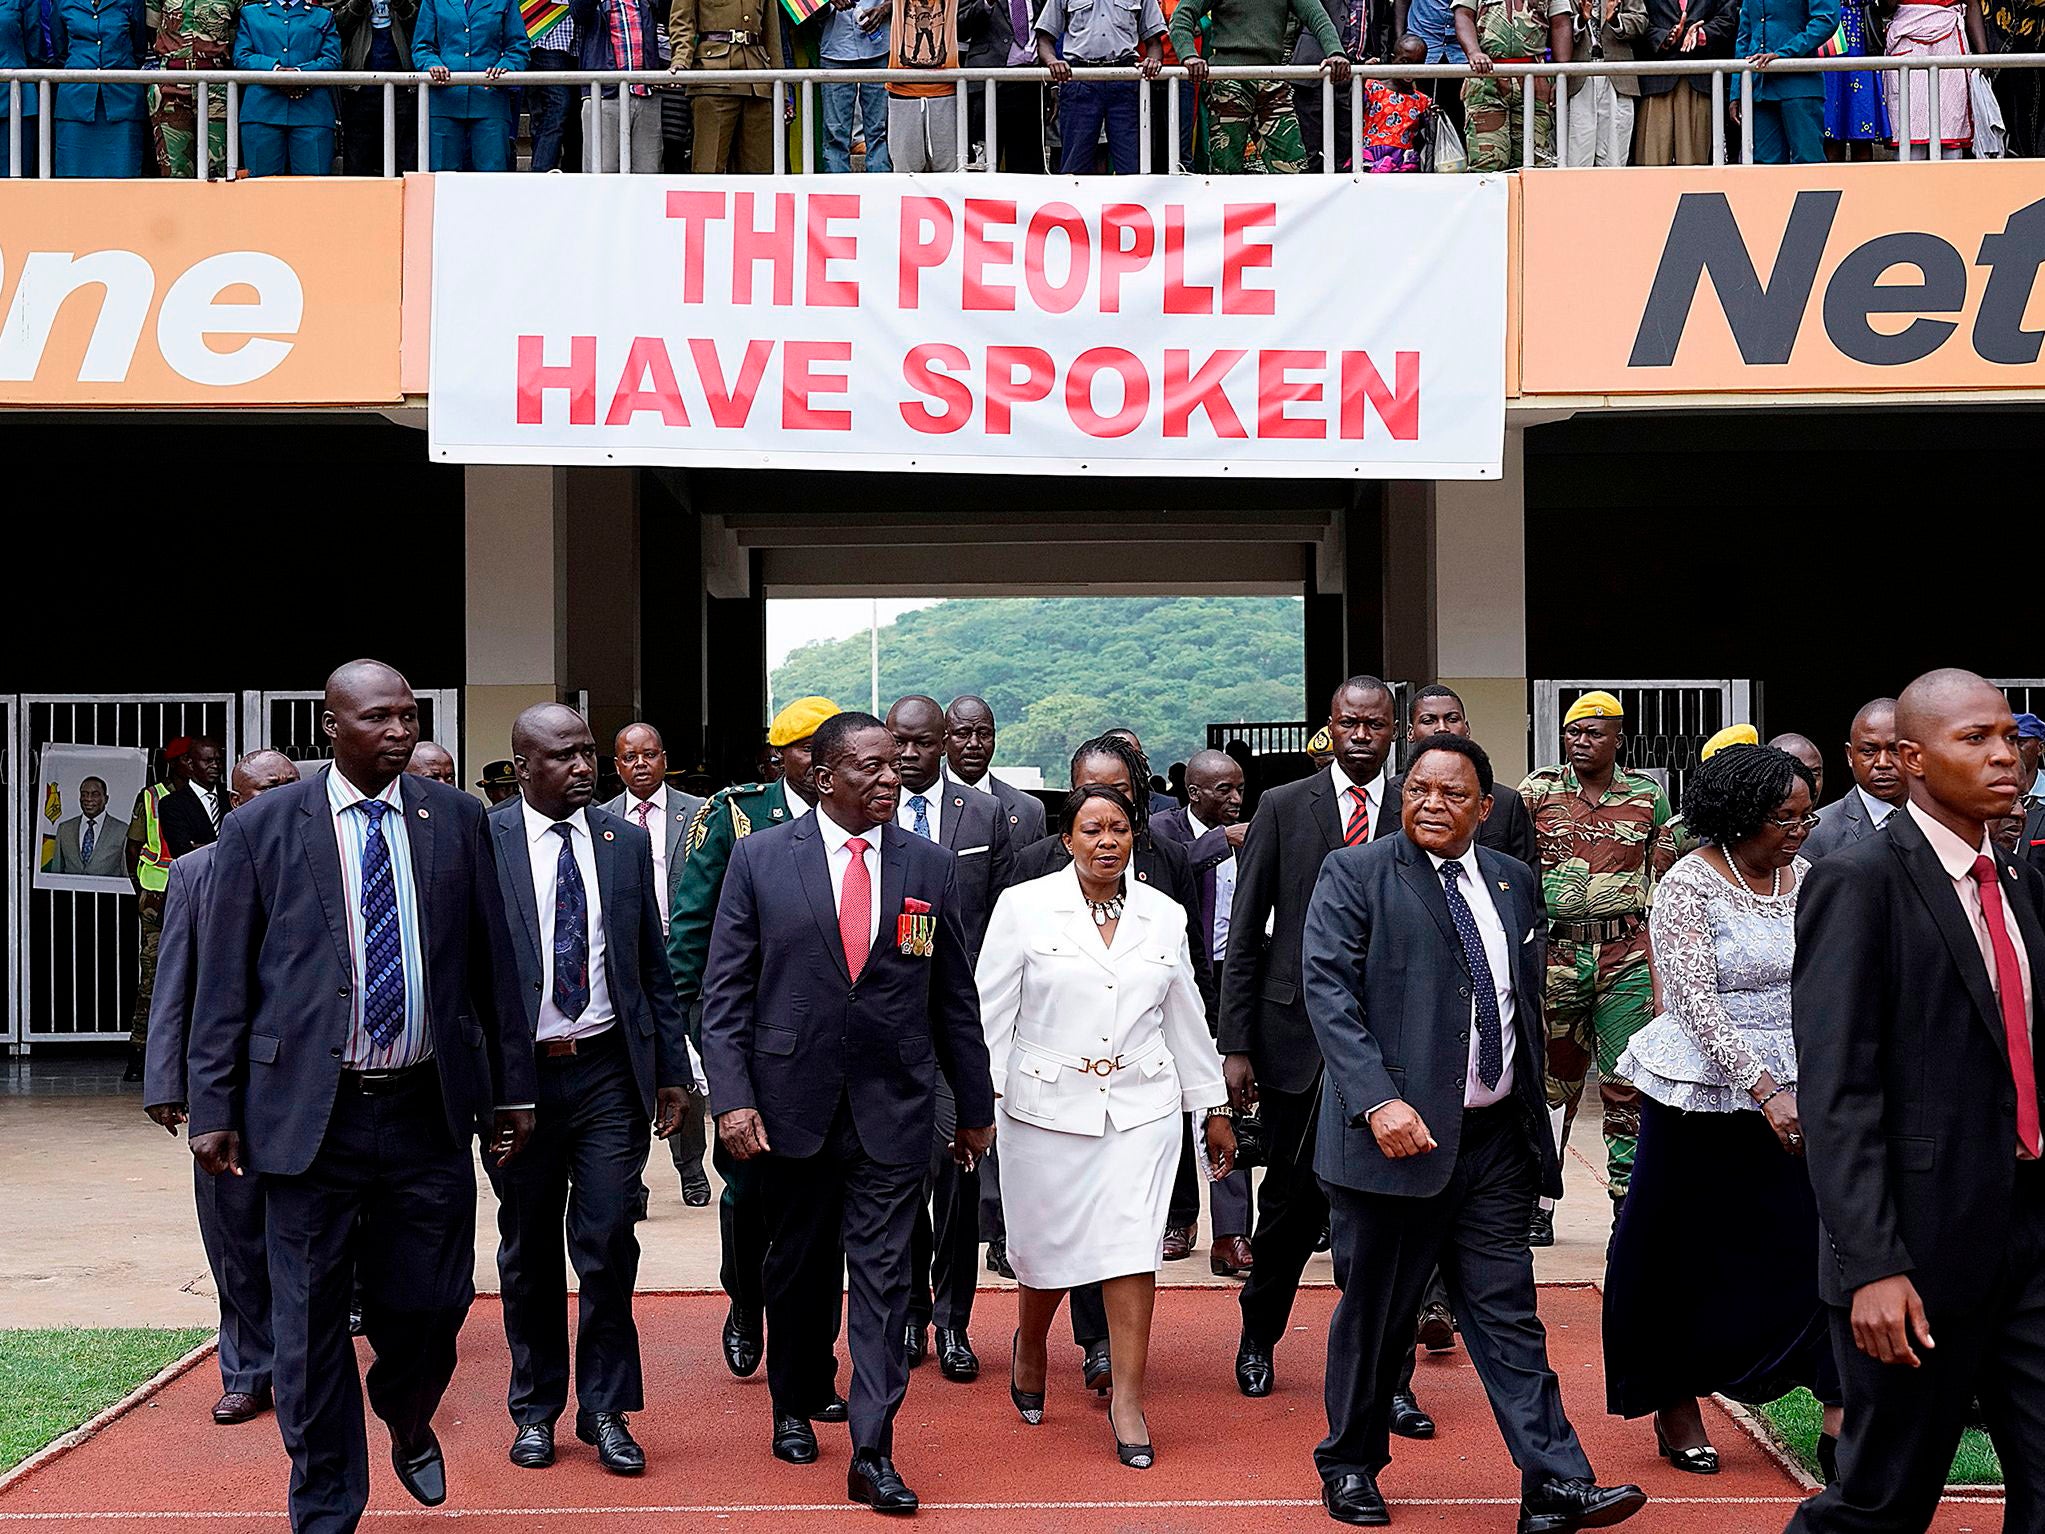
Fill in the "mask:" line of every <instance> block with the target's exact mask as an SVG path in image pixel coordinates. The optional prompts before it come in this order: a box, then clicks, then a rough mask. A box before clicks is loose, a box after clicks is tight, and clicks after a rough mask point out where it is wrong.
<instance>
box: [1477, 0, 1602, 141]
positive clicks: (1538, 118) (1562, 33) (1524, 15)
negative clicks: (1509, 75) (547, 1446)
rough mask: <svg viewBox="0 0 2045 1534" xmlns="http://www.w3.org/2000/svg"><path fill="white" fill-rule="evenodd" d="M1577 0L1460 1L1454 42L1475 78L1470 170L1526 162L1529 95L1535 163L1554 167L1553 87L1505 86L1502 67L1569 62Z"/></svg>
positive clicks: (1543, 83) (1548, 83)
mask: <svg viewBox="0 0 2045 1534" xmlns="http://www.w3.org/2000/svg"><path fill="white" fill-rule="evenodd" d="M1575 14H1576V12H1575V7H1574V6H1573V5H1572V4H1571V0H1455V18H1456V41H1457V42H1459V43H1461V44H1462V45H1463V51H1464V52H1465V53H1467V54H1468V55H1469V56H1470V69H1471V72H1472V74H1473V75H1474V76H1475V78H1474V79H1469V80H1465V81H1464V82H1463V120H1464V124H1465V129H1466V134H1467V137H1468V139H1469V147H1470V169H1471V170H1472V171H1498V170H1518V169H1520V168H1521V162H1522V161H1523V160H1524V159H1525V133H1526V117H1525V113H1526V95H1527V88H1528V86H1529V85H1531V86H1532V87H1533V92H1534V163H1535V164H1536V165H1553V164H1554V163H1555V83H1554V81H1552V80H1532V81H1528V80H1520V79H1512V80H1501V79H1499V78H1497V77H1496V76H1495V75H1493V74H1492V72H1491V70H1492V66H1493V65H1496V64H1535V63H1540V62H1542V61H1543V60H1544V59H1553V60H1554V62H1556V63H1558V64H1567V63H1568V62H1569V61H1570V57H1571V53H1570V42H1571V37H1572V35H1573V31H1572V29H1573V26H1574V18H1575Z"/></svg>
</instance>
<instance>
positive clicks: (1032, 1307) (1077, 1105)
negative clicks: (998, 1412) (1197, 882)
mask: <svg viewBox="0 0 2045 1534" xmlns="http://www.w3.org/2000/svg"><path fill="white" fill-rule="evenodd" d="M1132 818H1133V817H1132V814H1131V808H1130V804H1129V800H1128V799H1127V798H1126V797H1125V796H1124V795H1123V794H1122V793H1121V791H1120V790H1119V789H1113V788H1103V787H1098V786H1088V787H1084V788H1076V789H1074V790H1073V791H1072V794H1071V797H1069V798H1068V799H1067V800H1066V801H1065V807H1064V813H1063V815H1062V816H1061V817H1060V826H1059V830H1060V832H1061V834H1062V835H1063V837H1064V840H1065V846H1066V849H1067V850H1068V851H1069V852H1070V853H1071V854H1072V864H1071V866H1070V867H1068V868H1064V869H1061V870H1060V871H1059V872H1057V873H1054V874H1047V875H1045V876H1044V877H1043V878H1041V879H1032V880H1031V881H1029V882H1028V883H1027V884H1018V885H1016V886H1014V887H1013V888H1011V889H1008V890H1006V891H1004V892H1003V894H1002V896H1001V899H1000V901H999V902H998V903H997V904H996V905H995V907H994V915H993V918H992V920H991V921H990V923H989V925H988V928H987V940H986V942H985V944H984V945H983V946H982V948H981V951H980V967H979V982H980V1014H981V1018H982V1020H983V1021H984V1023H985V1025H986V1029H987V1053H988V1055H989V1057H990V1061H991V1064H992V1067H993V1073H994V1091H995V1093H996V1095H997V1097H998V1099H999V1101H998V1103H997V1107H998V1108H999V1110H1000V1124H999V1131H998V1133H999V1141H1000V1145H1001V1201H1002V1204H1003V1206H1004V1208H1005V1209H1006V1211H1007V1215H1008V1260H1009V1261H1010V1262H1011V1263H1012V1264H1014V1266H1015V1276H1016V1279H1017V1281H1018V1282H1019V1283H1020V1284H1021V1285H1022V1296H1021V1301H1022V1304H1021V1312H1022V1314H1021V1321H1022V1324H1021V1326H1020V1327H1019V1328H1018V1329H1017V1332H1016V1341H1015V1359H1014V1363H1013V1365H1012V1370H1013V1372H1012V1374H1011V1376H1010V1380H1009V1394H1010V1396H1011V1397H1012V1398H1013V1399H1014V1401H1015V1406H1016V1410H1017V1411H1019V1412H1020V1413H1022V1418H1023V1421H1025V1422H1027V1423H1029V1424H1031V1425H1032V1426H1034V1425H1036V1424H1037V1423H1039V1422H1042V1421H1043V1420H1044V1373H1045V1369H1046V1368H1047V1366H1048V1359H1047V1356H1046V1338H1047V1334H1048V1332H1049V1330H1050V1326H1051V1319H1052V1317H1053V1316H1055V1315H1056V1314H1057V1312H1058V1303H1059V1301H1060V1300H1062V1299H1063V1298H1064V1296H1065V1291H1066V1290H1068V1289H1071V1288H1073V1287H1075V1286H1077V1285H1080V1284H1087V1283H1095V1282H1098V1283H1100V1284H1101V1286H1102V1288H1101V1293H1102V1298H1103V1299H1104V1300H1105V1302H1106V1305H1107V1312H1108V1335H1109V1341H1110V1344H1111V1347H1112V1350H1113V1353H1114V1358H1115V1393H1114V1398H1113V1400H1112V1401H1111V1402H1110V1404H1109V1408H1108V1421H1109V1426H1110V1427H1111V1428H1112V1429H1113V1430H1114V1434H1115V1449H1116V1453H1117V1454H1118V1455H1119V1456H1120V1458H1121V1461H1122V1463H1123V1464H1125V1465H1129V1466H1131V1467H1132V1468H1135V1469H1138V1470H1147V1469H1149V1468H1150V1466H1151V1463H1152V1462H1153V1460H1154V1459H1155V1454H1154V1452H1153V1451H1152V1449H1151V1446H1150V1441H1149V1440H1150V1432H1149V1428H1148V1426H1147V1425H1146V1424H1145V1422H1144V1419H1143V1375H1144V1367H1145V1363H1146V1360H1147V1358H1148V1354H1149V1351H1150V1321H1151V1311H1152V1307H1153V1302H1154V1301H1155V1298H1156V1289H1157V1270H1158V1266H1159V1264H1160V1263H1161V1261H1162V1260H1163V1254H1164V1231H1165V1221H1166V1206H1167V1205H1168V1204H1169V1203H1170V1201H1171V1193H1172V1179H1173V1176H1174V1174H1175V1173H1176V1171H1177V1169H1178V1159H1179V1115H1180V1114H1181V1113H1190V1112H1206V1113H1207V1114H1208V1115H1209V1117H1208V1119H1207V1123H1206V1143H1207V1154H1208V1161H1209V1163H1210V1170H1211V1172H1212V1174H1213V1175H1215V1176H1225V1175H1226V1174H1227V1173H1228V1171H1229V1169H1230V1167H1231V1166H1232V1165H1233V1163H1234V1160H1235V1131H1234V1127H1233V1126H1232V1125H1231V1124H1230V1122H1229V1118H1228V1110H1227V1108H1226V1107H1225V1106H1218V1105H1225V1104H1226V1103H1227V1101H1228V1088H1227V1086H1226V1084H1225V1083H1224V1082H1223V1080H1222V1074H1221V1058H1220V1056H1219V1055H1217V1054H1216V1053H1215V1049H1214V1041H1213V1040H1212V1039H1211V1038H1210V1037H1209V1036H1208V1032H1207V1016H1206V1012H1205V1010H1204V1009H1203V1008H1202V1006H1201V1003H1200V992H1199V989H1198V987H1197V986H1196V985H1195V984H1194V980H1193V962H1192V957H1191V955H1190V954H1189V952H1188V951H1187V947H1186V913H1185V912H1184V911H1183V910H1181V909H1180V907H1179V906H1178V904H1177V903H1176V902H1175V901H1173V900H1172V899H1171V898H1170V897H1169V896H1166V895H1164V894H1161V893H1160V892H1158V891H1157V890H1154V889H1152V888H1151V887H1150V886H1149V885H1148V884H1145V883H1142V882H1140V881H1137V880H1132V879H1130V878H1128V877H1127V872H1128V867H1129V857H1130V852H1131V849H1132V845H1133V841H1134V838H1133V836H1132V834H1131V831H1130V826H1131V823H1132Z"/></svg>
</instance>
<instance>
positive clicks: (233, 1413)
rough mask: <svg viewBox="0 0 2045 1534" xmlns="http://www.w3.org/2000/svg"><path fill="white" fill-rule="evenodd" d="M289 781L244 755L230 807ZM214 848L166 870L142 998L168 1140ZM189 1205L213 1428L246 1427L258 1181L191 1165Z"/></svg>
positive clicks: (259, 1381) (266, 1279) (260, 1356)
mask: <svg viewBox="0 0 2045 1534" xmlns="http://www.w3.org/2000/svg"><path fill="white" fill-rule="evenodd" d="M297 781H298V764H297V763H295V762H293V761H292V760H291V758H290V757H288V756H286V755H285V754H284V753H283V752H281V751H251V752H250V753H249V754H248V755H247V756H245V757H243V758H242V759H241V760H240V761H239V762H237V763H236V764H235V767H234V776H233V779H232V796H233V803H234V804H235V805H242V804H246V803H248V801H249V800H251V799H253V798H255V797H256V795H258V794H260V793H263V792H265V791H266V790H268V789H272V788H281V787H283V785H285V784H286V783H296V782H297ZM212 877H213V848H212V847H199V848H196V849H195V850H193V851H191V852H188V853H186V854H185V855H184V856H183V857H181V858H179V859H178V860H177V861H176V862H175V863H173V864H171V865H170V883H169V884H168V885H167V886H166V887H165V889H164V892H163V937H162V940H161V942H160V943H159V944H158V947H157V958H156V992H155V995H154V996H153V997H152V998H151V999H150V1007H149V1041H148V1044H147V1046H146V1048H147V1059H146V1062H145V1064H144V1066H143V1072H142V1111H143V1112H145V1113H147V1114H148V1115H149V1116H150V1118H152V1119H154V1120H155V1121H156V1122H157V1123H159V1124H161V1125H162V1126H163V1127H164V1128H165V1129H167V1130H169V1131H170V1132H171V1133H172V1134H176V1133H177V1131H178V1125H180V1124H182V1123H184V1121H185V1119H186V1117H187V1116H188V1115H187V1112H186V1106H185V1105H186V1103H187V1101H188V1100H189V1097H190V1093H189V1091H188V1089H187V1088H186V1085H185V1046H186V1043H187V1041H188V1040H189V1039H190V1037H191V1024H192V1004H193V1001H194V1000H195V999H196V997H197V995H198V986H199V954H200V951H201V950H202V949H203V948H204V947H205V931H204V929H205V926H206V909H207V905H206V903H207V896H208V892H209V891H210V890H211V888H212ZM192 1196H193V1200H194V1202H195V1203H196V1204H197V1205H198V1209H199V1240H200V1242H201V1243H202V1244H203V1245H204V1246H205V1248H206V1266H207V1267H208V1268H209V1269H211V1270H212V1273H213V1292H214V1293H215V1294H216V1295H217V1296H218V1297H219V1300H220V1347H219V1363H220V1391H221V1395H220V1399H219V1400H218V1401H216V1402H214V1403H213V1420H214V1421H215V1422H217V1423H219V1424H220V1425H221V1426H222V1427H231V1426H233V1425H234V1424H236V1423H239V1422H247V1421H248V1420H250V1419H251V1418H253V1417H257V1416H260V1415H261V1414H262V1413H263V1412H266V1411H268V1410H269V1409H270V1360H271V1357H272V1354H273V1353H274V1349H273V1348H272V1346H271V1342H270V1254H269V1248H268V1244H267V1239H266V1237H265V1236H264V1233H263V1224H264V1222H263V1180H262V1178H261V1177H259V1176H257V1175H255V1174H253V1173H249V1172H247V1171H244V1173H243V1175H242V1176H240V1177H215V1176H212V1175H210V1174H209V1173H208V1172H206V1170H205V1169H204V1168H202V1167H201V1166H200V1165H199V1164H198V1163H197V1162H196V1161H195V1162H193V1163H192Z"/></svg>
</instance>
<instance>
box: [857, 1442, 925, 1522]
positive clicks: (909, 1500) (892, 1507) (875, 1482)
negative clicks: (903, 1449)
mask: <svg viewBox="0 0 2045 1534" xmlns="http://www.w3.org/2000/svg"><path fill="white" fill-rule="evenodd" d="M845 1495H846V1496H847V1497H849V1498H851V1499H852V1500H853V1501H854V1502H863V1503H865V1504H866V1505H867V1506H868V1507H870V1508H872V1509H873V1510H874V1511H875V1512H876V1513H893V1514H896V1515H898V1516H907V1515H908V1514H910V1513H913V1512H915V1511H916V1507H917V1502H916V1493H915V1492H913V1491H911V1490H909V1488H908V1487H907V1486H905V1485H903V1484H902V1478H901V1477H900V1476H899V1475H897V1474H896V1473H895V1462H894V1461H893V1460H891V1459H889V1458H888V1457H887V1456H886V1455H885V1454H875V1453H872V1452H871V1451H869V1450H865V1449H862V1450H860V1451H859V1453H857V1454H855V1455H853V1456H852V1468H851V1469H850V1470H848V1471H846V1472H845Z"/></svg>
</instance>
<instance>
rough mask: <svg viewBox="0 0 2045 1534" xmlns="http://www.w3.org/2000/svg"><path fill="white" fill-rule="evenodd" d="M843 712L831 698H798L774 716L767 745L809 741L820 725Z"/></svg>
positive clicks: (768, 730) (768, 733)
mask: <svg viewBox="0 0 2045 1534" xmlns="http://www.w3.org/2000/svg"><path fill="white" fill-rule="evenodd" d="M843 712H844V710H843V709H841V708H839V707H838V705H837V704H835V703H833V702H832V701H831V700H830V699H829V698H797V699H796V700H795V701H794V702H793V703H791V704H789V705H788V707H786V708H784V709H783V710H782V711H781V712H780V713H778V714H776V715H775V716H774V722H773V723H772V724H771V725H769V726H768V727H767V744H768V745H770V746H792V745H794V744H795V743H796V742H797V741H799V740H808V739H809V738H810V737H811V736H812V735H814V734H816V732H817V726H818V725H820V724H822V723H823V722H824V721H825V720H826V719H829V718H830V717H831V716H832V715H833V714H841V713H843Z"/></svg>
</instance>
